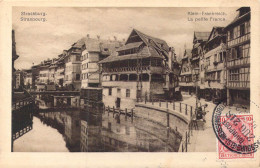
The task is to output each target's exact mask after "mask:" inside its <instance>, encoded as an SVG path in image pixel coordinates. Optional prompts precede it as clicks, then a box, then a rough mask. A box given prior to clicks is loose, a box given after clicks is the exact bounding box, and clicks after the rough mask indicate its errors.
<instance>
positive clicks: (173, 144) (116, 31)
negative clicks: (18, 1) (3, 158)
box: [11, 6, 257, 159]
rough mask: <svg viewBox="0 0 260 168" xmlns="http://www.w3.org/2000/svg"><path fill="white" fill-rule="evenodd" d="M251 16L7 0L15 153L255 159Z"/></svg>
mask: <svg viewBox="0 0 260 168" xmlns="http://www.w3.org/2000/svg"><path fill="white" fill-rule="evenodd" d="M250 20H251V9H250V7H246V6H245V7H244V6H241V7H226V8H223V7H222V8H216V7H215V8H214V7H207V8H197V7H153V8H152V7H146V8H144V7H127V8H126V7H102V8H101V7H100V8H99V7H12V127H11V128H12V129H11V131H12V133H11V136H12V137H11V141H12V143H11V144H12V145H11V151H12V152H216V151H217V152H218V158H219V159H235V158H239V159H241V158H254V152H255V151H256V150H257V144H254V141H251V140H250V138H252V136H254V134H253V128H252V124H253V116H252V113H250V104H251V100H250V37H251V31H250V24H251V21H250ZM230 111H231V112H232V114H231V112H230ZM236 119H237V120H239V121H237V122H233V121H236ZM240 127H241V128H243V129H242V131H241V128H240ZM244 130H245V131H244ZM223 134H224V136H223ZM216 142H217V144H216Z"/></svg>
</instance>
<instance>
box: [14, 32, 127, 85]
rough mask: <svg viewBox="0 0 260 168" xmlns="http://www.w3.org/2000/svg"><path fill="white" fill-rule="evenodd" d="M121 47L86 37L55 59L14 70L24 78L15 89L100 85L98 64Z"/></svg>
mask: <svg viewBox="0 0 260 168" xmlns="http://www.w3.org/2000/svg"><path fill="white" fill-rule="evenodd" d="M122 45H123V43H122V42H120V41H118V40H116V39H115V40H101V39H100V38H99V37H97V38H90V36H89V35H87V36H86V37H83V38H82V39H80V40H78V41H77V42H76V43H74V44H72V45H71V47H70V48H69V49H68V50H63V52H62V53H61V54H60V55H58V57H57V58H53V59H48V60H44V61H42V62H41V63H40V64H38V65H33V66H32V67H31V68H30V69H27V70H22V71H19V70H18V71H16V74H17V76H23V78H22V79H23V80H22V81H19V80H17V81H16V83H17V84H16V85H15V87H16V86H17V87H19V86H20V85H21V84H23V86H24V87H25V88H34V89H37V90H45V89H46V86H55V88H53V87H49V89H51V88H52V89H57V88H62V89H68V90H80V89H81V88H86V87H98V86H100V79H99V78H100V77H99V74H100V69H99V66H98V62H99V61H100V60H102V59H104V58H106V57H107V56H109V55H110V54H111V53H113V52H115V50H116V49H117V48H119V47H120V46H122ZM19 83H21V84H20V85H19Z"/></svg>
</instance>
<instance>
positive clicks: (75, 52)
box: [64, 37, 86, 90]
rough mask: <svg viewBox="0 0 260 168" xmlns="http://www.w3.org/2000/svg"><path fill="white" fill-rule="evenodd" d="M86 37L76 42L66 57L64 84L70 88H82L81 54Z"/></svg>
mask: <svg viewBox="0 0 260 168" xmlns="http://www.w3.org/2000/svg"><path fill="white" fill-rule="evenodd" d="M85 39H86V38H85V37H84V38H82V39H80V40H79V41H77V42H76V43H74V44H73V45H72V46H71V48H70V49H69V50H68V52H67V54H66V57H65V79H64V84H65V86H67V87H68V88H69V89H70V90H79V89H80V88H81V77H80V76H81V59H80V58H81V54H82V47H83V45H84V41H85Z"/></svg>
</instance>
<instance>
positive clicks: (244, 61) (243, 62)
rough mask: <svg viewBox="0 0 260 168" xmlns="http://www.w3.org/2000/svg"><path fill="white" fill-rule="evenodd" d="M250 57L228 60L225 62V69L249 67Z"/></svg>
mask: <svg viewBox="0 0 260 168" xmlns="http://www.w3.org/2000/svg"><path fill="white" fill-rule="evenodd" d="M249 64H250V57H243V58H237V59H234V60H230V61H228V62H227V67H228V68H229V67H234V66H241V65H249Z"/></svg>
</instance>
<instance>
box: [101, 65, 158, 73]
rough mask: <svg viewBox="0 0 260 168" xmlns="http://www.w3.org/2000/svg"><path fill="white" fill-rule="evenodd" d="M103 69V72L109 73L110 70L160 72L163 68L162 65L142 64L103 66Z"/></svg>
mask: <svg viewBox="0 0 260 168" xmlns="http://www.w3.org/2000/svg"><path fill="white" fill-rule="evenodd" d="M103 71H104V72H105V73H110V72H137V71H139V72H140V71H142V72H143V73H145V72H148V71H150V72H158V73H162V72H163V68H162V67H151V66H143V67H139V68H138V67H115V68H103Z"/></svg>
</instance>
